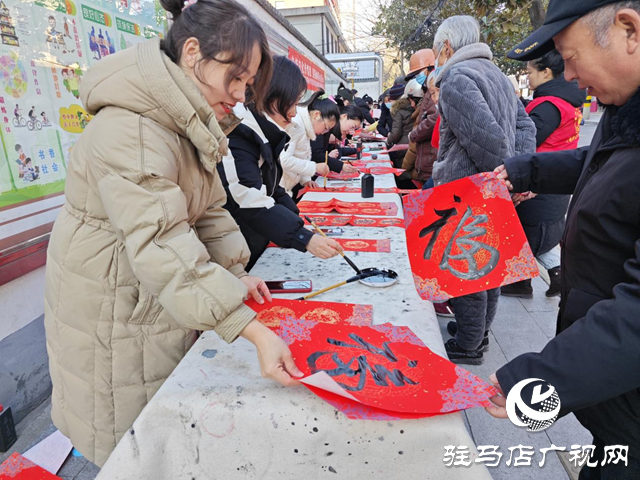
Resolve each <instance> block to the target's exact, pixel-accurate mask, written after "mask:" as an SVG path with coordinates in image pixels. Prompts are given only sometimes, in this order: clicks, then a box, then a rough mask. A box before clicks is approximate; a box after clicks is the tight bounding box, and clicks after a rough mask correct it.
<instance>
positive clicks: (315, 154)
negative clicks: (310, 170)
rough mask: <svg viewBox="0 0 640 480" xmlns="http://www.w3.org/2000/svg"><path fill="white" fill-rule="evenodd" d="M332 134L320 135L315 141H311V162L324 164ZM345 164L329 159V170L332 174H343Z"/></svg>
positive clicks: (335, 159)
mask: <svg viewBox="0 0 640 480" xmlns="http://www.w3.org/2000/svg"><path fill="white" fill-rule="evenodd" d="M330 136H331V133H325V134H324V135H318V136H317V137H316V139H315V140H311V142H310V144H311V161H313V162H315V163H324V160H325V154H326V153H327V152H328V151H329V137H330ZM343 166H344V164H343V163H342V162H341V161H340V160H338V159H337V158H332V157H329V170H331V171H332V172H336V173H340V172H342V167H343Z"/></svg>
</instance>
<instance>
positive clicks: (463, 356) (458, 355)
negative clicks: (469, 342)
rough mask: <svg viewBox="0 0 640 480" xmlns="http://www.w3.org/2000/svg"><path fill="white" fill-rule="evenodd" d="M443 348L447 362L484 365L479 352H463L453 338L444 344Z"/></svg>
mask: <svg viewBox="0 0 640 480" xmlns="http://www.w3.org/2000/svg"><path fill="white" fill-rule="evenodd" d="M444 348H445V349H446V351H447V356H448V357H449V360H451V362H453V363H457V364H461V363H462V364H465V365H482V364H483V363H484V357H483V355H482V352H481V351H480V350H465V349H464V348H461V347H460V346H459V345H458V343H457V342H456V339H455V338H452V339H451V340H449V341H448V342H447V343H445V344H444Z"/></svg>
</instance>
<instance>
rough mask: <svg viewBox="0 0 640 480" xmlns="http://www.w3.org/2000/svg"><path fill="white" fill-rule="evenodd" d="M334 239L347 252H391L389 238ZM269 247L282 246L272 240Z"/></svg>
mask: <svg viewBox="0 0 640 480" xmlns="http://www.w3.org/2000/svg"><path fill="white" fill-rule="evenodd" d="M334 240H335V241H336V242H338V243H339V244H340V245H341V246H342V249H343V250H345V251H347V252H378V253H389V252H391V240H390V239H388V238H385V239H380V240H365V239H363V238H353V239H349V238H334ZM267 248H280V247H278V245H276V244H275V243H273V242H271V243H269V245H267Z"/></svg>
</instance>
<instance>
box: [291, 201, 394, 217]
mask: <svg viewBox="0 0 640 480" xmlns="http://www.w3.org/2000/svg"><path fill="white" fill-rule="evenodd" d="M298 209H299V210H300V212H302V213H330V212H332V211H334V210H335V211H336V212H338V213H341V214H346V215H349V214H351V215H381V216H386V217H395V216H396V215H398V205H396V204H395V203H393V202H342V201H339V200H335V199H333V200H331V201H326V202H313V201H306V200H304V201H302V202H300V203H298Z"/></svg>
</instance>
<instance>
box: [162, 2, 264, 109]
mask: <svg viewBox="0 0 640 480" xmlns="http://www.w3.org/2000/svg"><path fill="white" fill-rule="evenodd" d="M160 3H161V4H162V7H163V8H164V9H165V10H166V11H167V12H169V13H170V14H171V16H172V18H173V24H172V25H171V28H170V29H169V31H168V32H167V36H166V38H165V39H164V40H162V42H161V44H160V48H162V50H163V51H164V52H165V53H166V54H167V56H168V57H169V58H170V59H171V60H172V61H173V62H174V63H176V64H179V63H180V58H181V56H182V49H183V47H184V44H185V42H186V41H187V40H188V39H190V38H195V39H196V40H198V42H199V43H200V53H201V55H202V59H201V60H200V61H199V62H198V64H197V65H196V69H195V72H194V73H195V75H196V77H197V78H198V80H200V81H201V82H202V83H204V84H205V85H206V83H207V82H206V81H204V80H203V79H202V78H201V77H200V63H201V62H205V63H206V62H208V61H211V60H215V61H216V62H218V63H222V64H225V65H229V69H228V70H227V73H226V75H225V83H226V85H225V87H226V88H228V85H229V84H230V83H231V82H232V81H233V79H234V78H236V77H238V76H240V75H242V74H243V73H244V72H246V71H247V70H248V69H249V65H250V63H251V57H252V53H253V49H254V47H255V45H256V44H257V45H258V46H259V47H260V53H261V57H262V58H261V61H260V68H259V69H258V73H257V75H256V77H255V79H254V83H253V85H252V86H251V87H249V88H248V89H247V90H248V92H247V94H248V97H249V98H250V99H253V101H254V103H255V105H256V108H257V109H258V110H259V111H261V110H262V109H263V107H264V103H263V102H262V99H263V98H264V97H265V92H266V90H267V88H268V87H269V80H270V79H271V69H272V61H271V52H270V51H269V43H268V41H267V36H266V35H265V33H264V31H263V30H262V27H261V26H260V24H259V23H258V21H257V20H256V19H255V18H254V17H253V16H252V15H251V14H250V13H249V11H248V10H247V9H246V8H245V7H243V6H242V5H240V4H239V3H237V2H236V1H235V0H198V1H197V2H196V3H193V4H191V5H189V6H188V7H187V8H184V1H183V0H160ZM183 9H184V10H183Z"/></svg>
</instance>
